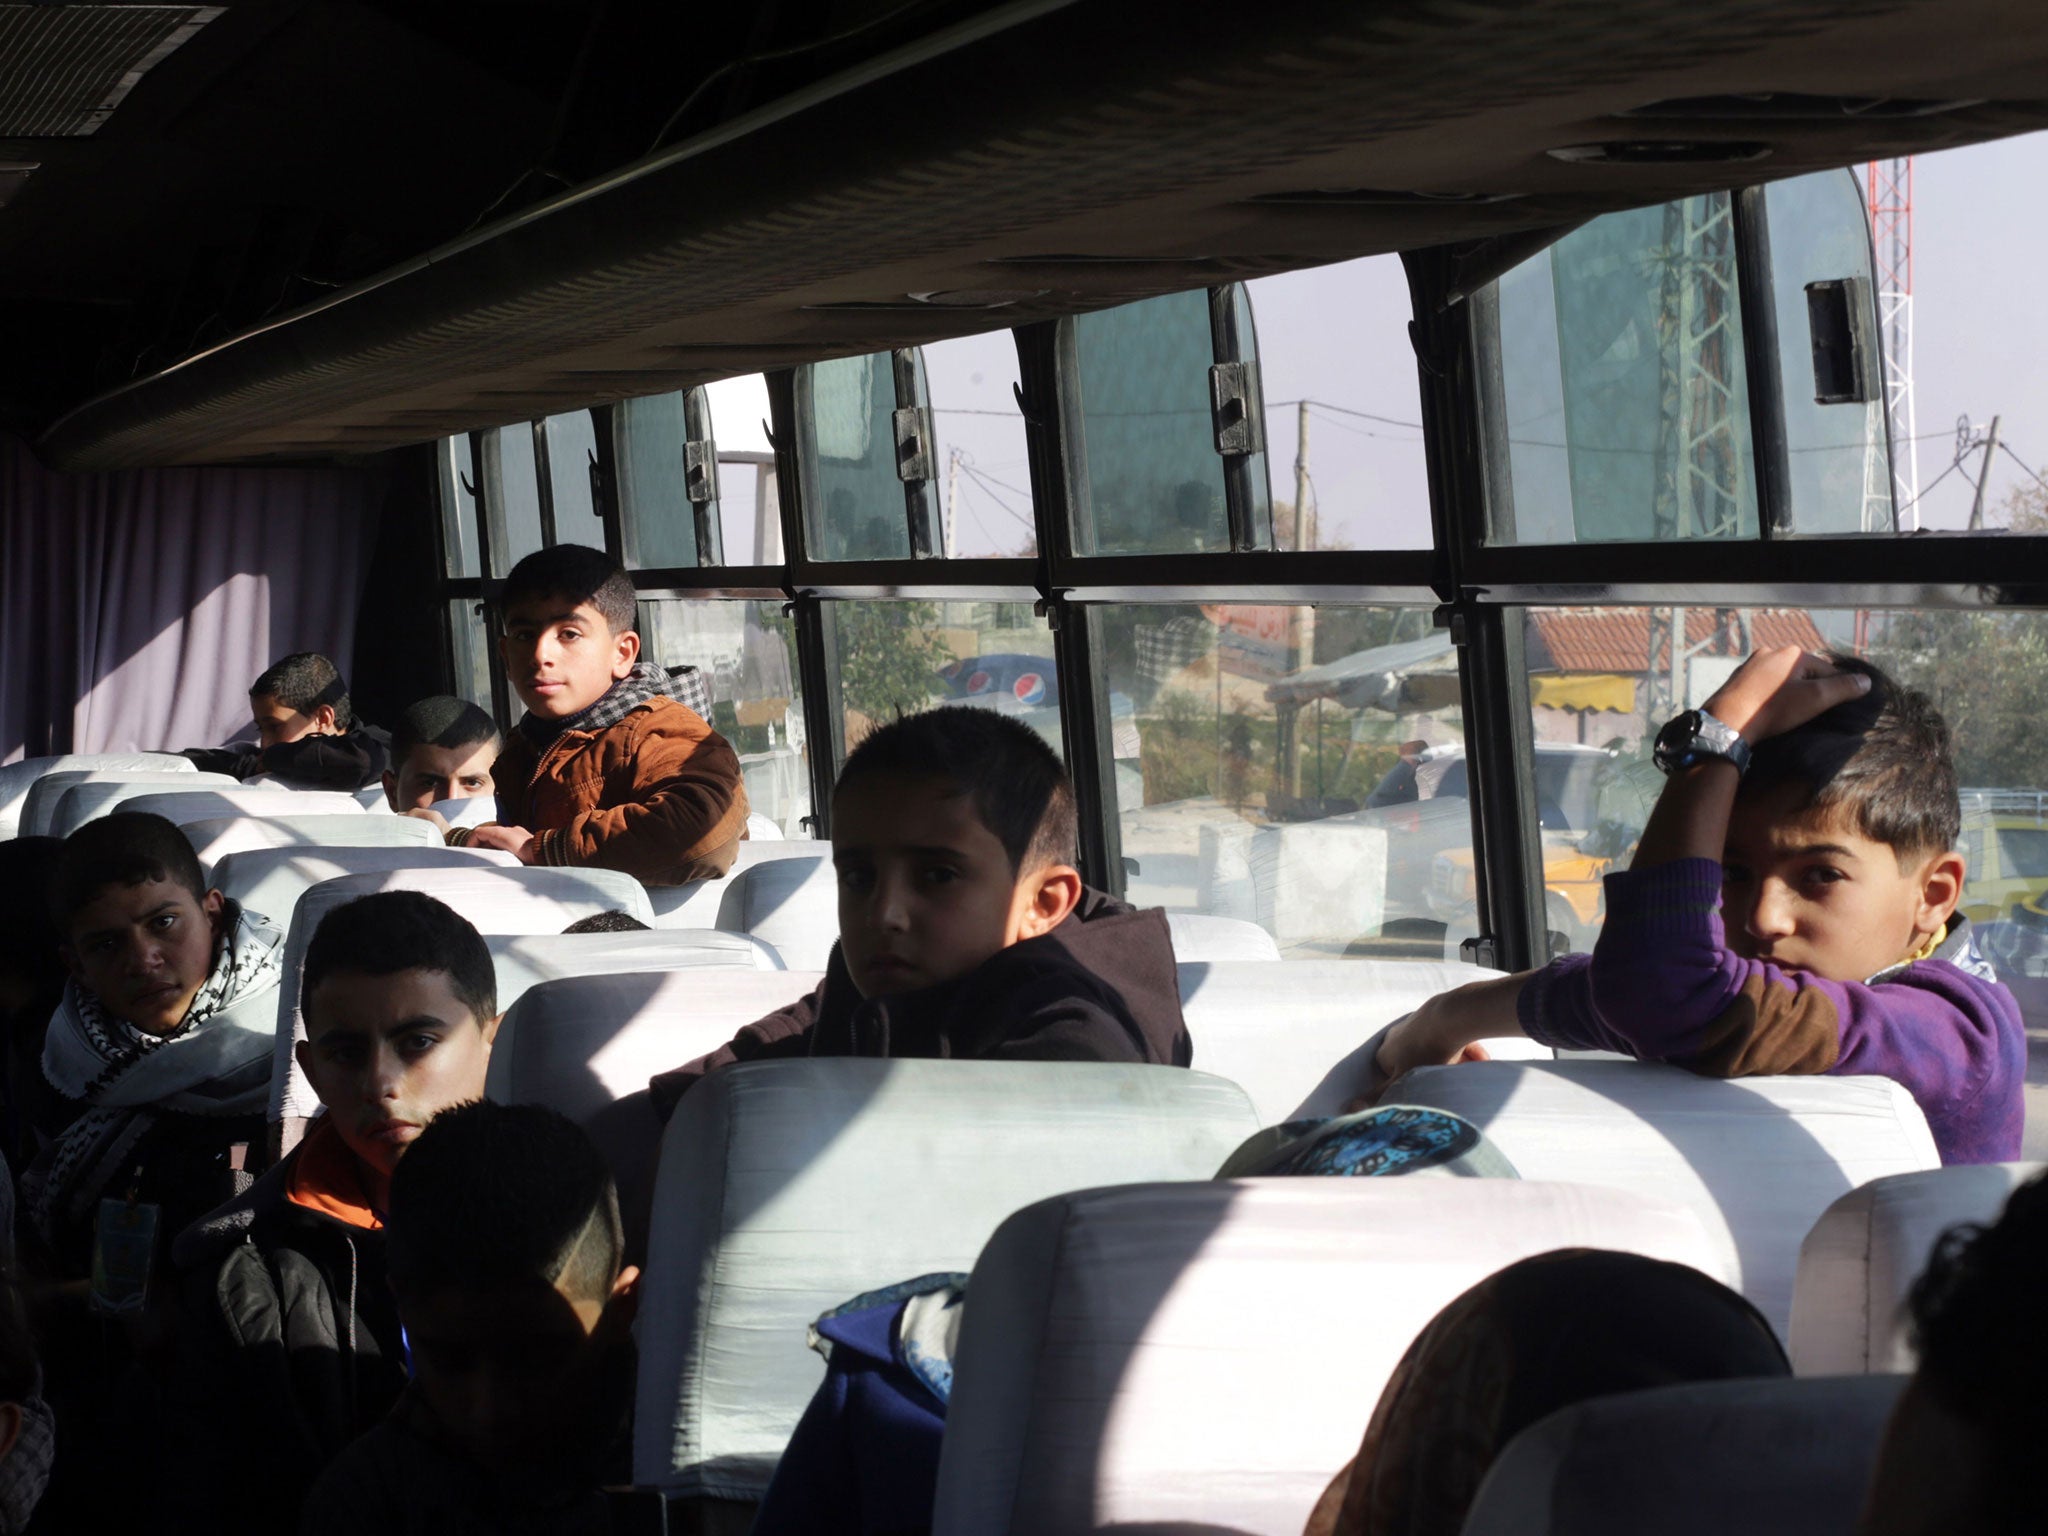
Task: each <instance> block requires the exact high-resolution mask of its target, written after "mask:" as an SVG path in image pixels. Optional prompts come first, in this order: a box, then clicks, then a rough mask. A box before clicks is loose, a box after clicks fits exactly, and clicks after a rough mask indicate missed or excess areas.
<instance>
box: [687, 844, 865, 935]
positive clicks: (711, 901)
mask: <svg viewBox="0 0 2048 1536" xmlns="http://www.w3.org/2000/svg"><path fill="white" fill-rule="evenodd" d="M777 859H822V860H824V861H825V862H826V863H827V864H829V863H831V861H832V845H831V844H830V843H828V842H824V841H822V840H819V839H816V838H801V839H796V838H786V839H782V840H780V841H765V842H758V843H757V842H754V841H753V840H752V839H748V840H747V841H745V842H742V843H741V844H740V845H739V851H738V853H737V854H735V855H734V857H733V861H732V868H731V869H729V870H727V871H726V873H725V874H724V875H723V876H721V877H720V878H719V879H716V880H692V881H691V882H690V883H689V884H687V885H670V886H659V887H656V888H655V889H654V890H651V891H649V892H648V893H647V894H648V896H649V898H650V899H651V900H652V901H653V902H654V925H655V927H657V928H720V927H723V926H725V925H724V924H722V923H720V922H719V920H718V913H719V906H720V904H721V903H722V902H723V901H724V899H725V893H726V892H727V891H728V890H730V889H731V888H732V883H733V881H735V880H737V879H738V878H739V877H740V876H741V875H742V874H744V873H745V872H746V871H748V870H750V869H752V868H754V867H755V866H756V865H757V864H769V863H773V862H774V861H775V860H777ZM832 927H833V935H834V937H837V936H838V930H839V913H838V909H837V908H836V907H835V908H834V909H833V914H832ZM734 931H735V932H739V931H741V930H738V929H735V930H734Z"/></svg>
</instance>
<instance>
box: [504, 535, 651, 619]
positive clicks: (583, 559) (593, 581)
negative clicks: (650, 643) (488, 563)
mask: <svg viewBox="0 0 2048 1536" xmlns="http://www.w3.org/2000/svg"><path fill="white" fill-rule="evenodd" d="M549 598H554V599H556V600H558V601H561V602H565V603H568V604H570V605H572V606H573V605H574V604H577V603H588V604H590V606H591V607H593V608H595V609H596V610H597V611H598V612H599V613H601V614H603V615H604V621H605V623H606V624H608V625H610V626H611V631H612V633H613V634H615V635H622V634H624V633H625V632H626V631H627V630H629V629H631V628H633V626H634V624H635V622H636V616H637V613H638V609H637V607H636V599H635V597H634V594H633V578H632V577H630V576H628V575H627V574H626V568H625V567H624V566H622V565H620V564H619V562H618V561H616V560H614V559H613V558H612V557H611V556H610V555H608V554H606V553H605V552H604V551H603V550H601V549H591V548H590V547H589V546H588V545H584V544H557V545H556V546H555V547H554V548H552V549H538V550H535V551H534V552H533V553H532V554H530V555H528V556H527V557H526V558H525V559H524V560H522V561H520V562H519V563H518V564H517V565H515V566H513V567H512V574H511V575H509V576H507V577H506V578H505V587H504V590H503V591H502V592H500V593H499V594H498V606H499V611H500V612H503V613H510V612H511V611H512V609H513V608H514V607H515V606H517V605H518V604H520V603H525V602H533V601H535V600H539V601H542V602H545V601H546V600H548V599H549Z"/></svg>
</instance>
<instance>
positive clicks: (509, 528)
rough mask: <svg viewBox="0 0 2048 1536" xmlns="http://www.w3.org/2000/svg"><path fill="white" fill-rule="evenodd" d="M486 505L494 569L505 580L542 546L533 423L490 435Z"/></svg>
mask: <svg viewBox="0 0 2048 1536" xmlns="http://www.w3.org/2000/svg"><path fill="white" fill-rule="evenodd" d="M484 505H485V507H486V508H487V509H488V511H489V513H490V524H491V570H492V572H493V573H494V574H496V575H498V576H500V577H502V576H504V575H505V574H506V573H507V572H508V571H510V570H511V569H512V567H513V566H515V565H517V564H518V563H519V562H520V561H521V560H523V559H525V558H526V557H527V556H528V555H530V554H532V553H533V552H534V551H535V550H537V549H539V548H540V546H541V532H540V481H539V479H538V477H537V475H536V474H535V471H534V463H533V427H532V425H531V424H530V423H527V422H523V421H522V422H516V423H514V424H513V425H512V426H509V427H494V428H493V429H492V430H490V431H489V432H486V433H485V434H484Z"/></svg>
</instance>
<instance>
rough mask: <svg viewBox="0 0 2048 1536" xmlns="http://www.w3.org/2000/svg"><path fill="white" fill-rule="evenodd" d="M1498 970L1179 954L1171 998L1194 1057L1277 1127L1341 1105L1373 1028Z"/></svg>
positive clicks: (1535, 1054) (1522, 1050)
mask: <svg viewBox="0 0 2048 1536" xmlns="http://www.w3.org/2000/svg"><path fill="white" fill-rule="evenodd" d="M1178 947H1179V946H1178V943H1177V942H1176V945H1175V948H1176V950H1178ZM1499 974H1500V973H1499V972H1498V971H1488V970H1482V969H1481V968H1480V967H1478V966H1476V965H1458V964H1443V963H1440V962H1437V961H1433V960H1281V961H1278V962H1274V961H1270V960H1268V961H1239V960H1225V961H1218V962H1213V963H1211V962H1204V961H1199V960H1195V961H1190V960H1186V959H1183V960H1182V961H1181V964H1180V1000H1181V1008H1182V1010H1183V1011H1184V1012H1185V1013H1186V1015H1187V1021H1188V1036H1189V1038H1190V1039H1192V1040H1193V1041H1194V1045H1195V1061H1194V1064H1195V1065H1196V1066H1197V1067H1199V1068H1201V1069H1202V1070H1203V1071H1204V1072H1214V1073H1217V1074H1219V1075H1220V1076H1223V1077H1227V1078H1229V1079H1230V1080H1231V1081H1232V1082H1234V1083H1237V1084H1239V1085H1240V1086H1241V1087H1243V1089H1244V1090H1245V1092H1247V1093H1249V1094H1250V1095H1251V1096H1252V1103H1254V1104H1256V1105H1257V1106H1258V1108H1259V1119H1260V1120H1261V1121H1263V1122H1264V1123H1265V1124H1267V1125H1278V1124H1280V1123H1281V1122H1283V1121H1287V1120H1299V1119H1304V1118H1306V1117H1308V1116H1311V1115H1334V1114H1337V1113H1339V1112H1341V1111H1342V1109H1343V1107H1344V1105H1345V1103H1346V1102H1347V1101H1349V1100H1350V1099H1351V1098H1353V1097H1355V1096H1356V1095H1357V1094H1358V1093H1359V1092H1360V1091H1361V1090H1362V1089H1363V1087H1364V1084H1365V1081H1366V1078H1367V1076H1368V1068H1369V1066H1370V1063H1369V1062H1368V1061H1367V1060H1366V1049H1367V1046H1368V1044H1369V1043H1370V1042H1371V1041H1372V1038H1373V1036H1375V1035H1377V1034H1378V1033H1379V1032H1380V1031H1381V1030H1382V1029H1384V1028H1386V1027H1387V1025H1389V1024H1391V1023H1393V1022H1394V1021H1395V1020H1396V1019H1399V1018H1402V1017H1405V1016H1406V1015H1408V1014H1410V1013H1413V1012H1414V1011H1415V1010H1416V1009H1417V1008H1419V1007H1421V1006H1422V1005H1423V1004H1424V1003H1425V1002H1427V1001H1428V1000H1429V999H1430V998H1432V997H1434V996H1436V994H1437V993H1439V992H1448V991H1449V990H1450V989H1451V988H1453V987H1462V986H1464V985H1465V984H1466V983H1467V982H1472V981H1484V980H1486V979H1487V978H1488V977H1496V976H1498V975H1499ZM1486 1048H1487V1049H1488V1050H1489V1051H1491V1052H1492V1053H1493V1055H1494V1056H1495V1057H1496V1058H1499V1059H1503V1060H1529V1061H1536V1060H1541V1061H1548V1060H1549V1059H1550V1055H1551V1053H1550V1052H1549V1051H1548V1050H1547V1049H1546V1048H1544V1047H1543V1046H1540V1045H1538V1044H1536V1042H1535V1041H1533V1040H1527V1039H1524V1038H1522V1037H1520V1036H1517V1037H1514V1038H1512V1039H1507V1040H1489V1041H1487V1042H1486Z"/></svg>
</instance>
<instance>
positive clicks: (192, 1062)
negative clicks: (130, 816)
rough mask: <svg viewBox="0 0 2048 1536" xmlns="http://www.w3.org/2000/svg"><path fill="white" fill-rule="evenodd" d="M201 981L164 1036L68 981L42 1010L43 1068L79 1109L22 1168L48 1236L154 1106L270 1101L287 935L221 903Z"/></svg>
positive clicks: (90, 1194)
mask: <svg viewBox="0 0 2048 1536" xmlns="http://www.w3.org/2000/svg"><path fill="white" fill-rule="evenodd" d="M221 923H222V930H223V933H224V935H225V937H224V939H223V940H222V942H221V946H220V953H219V955H218V956H217V957H216V958H215V960H214V963H213V969H212V971H210V972H209V973H208V974H207V978H206V981H205V983H204V984H203V985H202V986H201V987H200V989H199V991H198V993H197V994H196V995H195V996H194V997H193V999H192V1006H191V1007H190V1008H189V1009H187V1010H186V1013H185V1018H184V1022H182V1023H181V1024H179V1026H178V1027H177V1029H176V1030H174V1031H173V1032H172V1033H170V1034H168V1035H152V1034H147V1033H145V1032H143V1031H142V1030H139V1029H137V1028H136V1027H135V1026H134V1025H132V1024H130V1023H128V1022H127V1021H126V1020H124V1019H117V1018H113V1017H111V1016H110V1015H109V1014H108V1013H107V1012H106V1010H105V1009H104V1008H102V1007H101V1006H100V1001H99V999H98V998H97V997H95V996H94V995H93V994H92V993H90V992H87V991H85V990H84V989H83V988H81V987H80V986H79V985H78V983H77V982H76V981H73V982H70V983H68V984H67V985H66V986H65V988H64V1001H63V1002H62V1003H61V1004H59V1005H58V1008H57V1011H56V1013H55V1014H53V1015H52V1016H51V1018H50V1032H49V1035H48V1037H47V1039H46V1040H45V1042H44V1045H43V1076H44V1077H46V1078H48V1079H49V1081H50V1086H51V1087H53V1088H55V1089H56V1090H57V1091H58V1092H59V1093H61V1094H62V1095H64V1097H65V1098H67V1099H71V1100H73V1101H75V1102H77V1103H81V1104H84V1105H86V1106H87V1108H86V1110H85V1112H84V1113H83V1114H81V1115H80V1116H79V1117H78V1119H77V1120H75V1121H74V1122H72V1124H71V1127H70V1128H69V1129H68V1130H66V1131H65V1132H64V1134H63V1135H62V1136H60V1137H58V1138H57V1140H56V1141H55V1142H53V1143H51V1145H50V1146H49V1147H48V1148H46V1149H45V1150H44V1152H43V1154H42V1155H41V1156H40V1157H38V1158H37V1159H36V1161H35V1165H34V1166H33V1167H32V1168H30V1169H29V1170H28V1172H27V1173H26V1174H24V1175H23V1177H22V1181H21V1182H22V1193H23V1196H24V1197H25V1200H26V1203H27V1206H28V1215H29V1218H30V1220H32V1221H33V1222H34V1223H35V1227H36V1230H37V1231H39V1232H41V1233H43V1234H44V1236H45V1237H49V1236H51V1235H52V1234H53V1233H54V1231H55V1230H56V1229H57V1228H58V1227H60V1226H62V1225H63V1224H65V1223H67V1222H71V1221H75V1220H77V1219H78V1218H79V1217H81V1216H83V1215H84V1214H85V1213H86V1212H87V1211H89V1210H91V1209H92V1202H93V1201H94V1200H96V1199H97V1198H98V1197H99V1196H100V1194H101V1192H102V1191H103V1190H104V1188H105V1186H106V1184H107V1182H108V1181H109V1180H110V1179H112V1178H113V1177H114V1176H115V1174H117V1173H118V1172H120V1170H121V1168H122V1166H123V1164H124V1163H125V1161H126V1159H127V1157H128V1155H129V1153H130V1152H132V1151H133V1150H134V1148H135V1146H136V1144H137V1143H139V1142H140V1141H141V1140H142V1138H143V1137H144V1136H145V1135H146V1134H147V1133H148V1131H149V1128H150V1127H151V1125H153V1124H154V1123H155V1121H156V1117H157V1115H158V1114H159V1113H163V1112H170V1113H175V1114H185V1115H222V1116H226V1115H252V1114H261V1113H262V1112H263V1109H264V1107H265V1105H266V1104H267V1103H268V1102H269V1094H270V1058H271V1054H272V1050H273V1047H274V1044H275V1042H276V1039H277V983H278V978H279V975H280V973H281V970H282V967H283V961H284V935H283V933H281V932H280V931H279V930H278V929H276V928H275V927H273V926H272V925H271V924H270V923H269V922H268V921H267V920H266V919H264V918H261V917H258V916H257V915H255V914H254V913H250V912H244V911H243V910H242V909H241V908H240V907H239V906H236V905H235V904H234V903H233V902H230V903H229V904H228V906H227V910H226V911H225V912H224V913H223V914H222V918H221Z"/></svg>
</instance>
